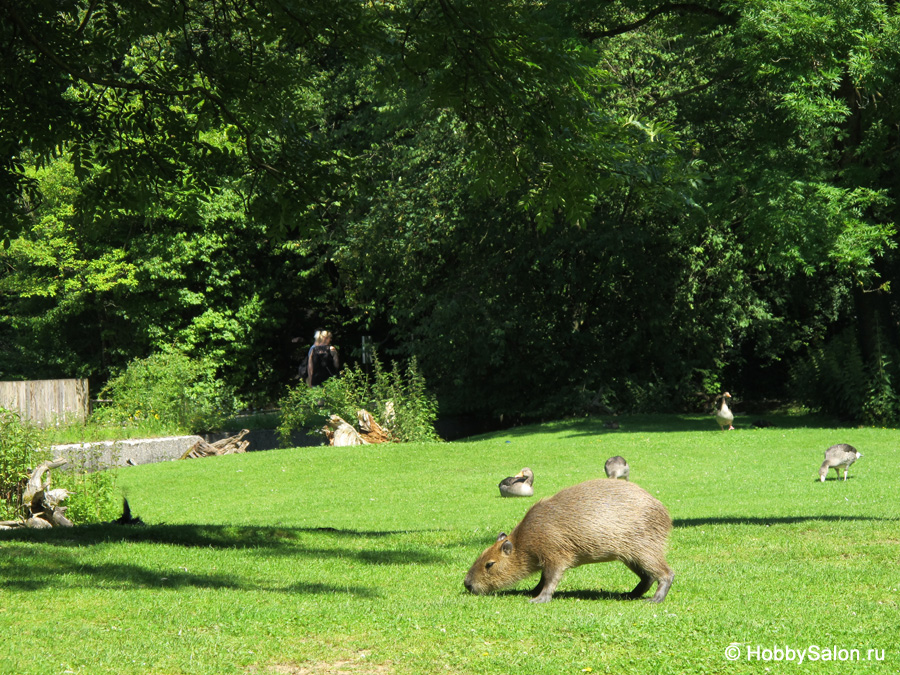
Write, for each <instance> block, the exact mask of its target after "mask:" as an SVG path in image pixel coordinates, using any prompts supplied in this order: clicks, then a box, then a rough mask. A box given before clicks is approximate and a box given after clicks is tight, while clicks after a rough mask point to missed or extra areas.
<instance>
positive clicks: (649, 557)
mask: <svg viewBox="0 0 900 675" xmlns="http://www.w3.org/2000/svg"><path fill="white" fill-rule="evenodd" d="M671 529H672V519H671V518H670V517H669V512H668V511H666V507H665V506H663V505H662V503H661V502H660V501H659V500H658V499H656V498H655V497H653V496H652V495H650V493H648V492H647V491H646V490H644V489H643V488H640V487H638V486H637V485H635V484H634V483H629V482H625V481H619V480H608V479H606V478H599V479H596V480H589V481H587V482H584V483H579V484H578V485H574V486H572V487H569V488H566V489H564V490H561V491H560V492H557V493H556V494H555V495H553V496H552V497H549V498H544V499H541V500H540V501H539V502H538V503H537V504H535V505H534V506H532V507H531V508H530V509H529V510H528V513H526V514H525V517H524V518H523V519H522V522H520V523H519V524H518V525H516V528H515V529H514V530H513V531H512V532H511V533H510V534H509V536H507V535H506V534H505V533H501V534H500V536H499V537H497V541H495V542H494V543H493V544H491V545H490V546H489V547H488V548H487V549H486V550H485V551H484V553H482V554H481V555H480V556H479V557H478V560H476V561H475V564H474V565H472V567H471V568H470V569H469V573H468V574H466V578H465V581H464V582H463V583H464V584H465V587H466V589H467V590H468V591H470V592H471V593H475V594H476V595H483V594H485V593H491V592H493V591H496V590H497V589H500V588H505V587H507V586H512V585H513V584H515V583H517V582H519V581H521V580H522V579H524V578H525V577H527V576H529V575H531V574H533V573H534V572H537V571H538V570H540V571H541V580H540V581H539V582H538V585H537V586H536V587H535V588H534V591H533V595H534V598H532V600H531V602H549V601H550V599H551V598H552V597H553V592H554V591H555V590H556V587H557V585H558V584H559V581H560V579H562V576H563V573H565V571H566V570H567V569H569V568H570V567H578V566H579V565H586V564H587V563H596V562H609V561H610V560H621V561H622V562H623V563H625V564H626V565H627V566H628V569H630V570H631V571H632V572H634V573H635V574H637V575H638V577H640V581H639V582H638V585H637V586H635V588H634V590H632V591H631V593H630V594H629V595H630V597H632V598H639V597H641V596H642V595H644V593H646V592H647V590H648V589H649V588H650V587H651V586H652V585H653V582H654V581H655V582H658V584H657V587H656V593H655V594H654V596H653V597H652V598H651V600H650V601H651V602H662V600H663V598H665V597H666V593H668V591H669V587H670V586H671V585H672V579H674V577H675V573H674V572H673V571H672V570H671V569H670V568H669V566H668V565H667V564H666V542H667V540H668V537H669V532H670V531H671Z"/></svg>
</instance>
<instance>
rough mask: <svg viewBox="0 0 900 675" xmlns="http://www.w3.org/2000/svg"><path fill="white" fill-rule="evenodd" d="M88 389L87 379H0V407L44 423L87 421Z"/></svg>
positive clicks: (35, 421) (25, 418) (24, 418)
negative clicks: (7, 380)
mask: <svg viewBox="0 0 900 675" xmlns="http://www.w3.org/2000/svg"><path fill="white" fill-rule="evenodd" d="M89 405H90V389H89V387H88V381H87V380H86V379H74V378H73V379H67V380H28V381H22V382H0V408H6V409H8V410H12V411H15V412H18V413H19V416H20V417H21V418H22V419H23V420H28V421H31V422H34V423H35V424H39V425H41V426H47V425H52V424H58V423H65V422H72V421H79V422H84V421H86V420H87V416H88V408H89Z"/></svg>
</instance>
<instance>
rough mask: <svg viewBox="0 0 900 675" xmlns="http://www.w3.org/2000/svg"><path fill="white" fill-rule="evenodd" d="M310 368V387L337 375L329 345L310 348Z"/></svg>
mask: <svg viewBox="0 0 900 675" xmlns="http://www.w3.org/2000/svg"><path fill="white" fill-rule="evenodd" d="M312 367H313V372H312V386H314V387H316V386H318V385H320V384H322V383H323V382H324V381H325V380H327V379H328V378H329V377H333V376H335V375H337V372H336V370H335V367H334V359H332V358H331V347H330V346H329V345H316V346H315V347H313V348H312Z"/></svg>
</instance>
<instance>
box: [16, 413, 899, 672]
mask: <svg viewBox="0 0 900 675" xmlns="http://www.w3.org/2000/svg"><path fill="white" fill-rule="evenodd" d="M602 421H603V420H588V421H576V422H563V423H553V424H548V425H543V426H539V427H530V428H521V429H514V430H509V431H506V432H501V433H497V434H492V435H487V436H483V437H479V438H477V439H471V440H468V441H465V442H457V443H445V444H428V445H409V446H380V447H364V448H302V449H289V450H273V451H268V452H264V453H250V454H247V455H238V456H227V457H220V458H209V459H204V460H193V461H184V462H170V463H165V464H158V465H153V466H146V465H145V466H138V467H129V468H127V469H124V470H120V471H121V473H120V482H121V483H122V485H123V487H124V488H125V491H126V494H127V496H128V499H129V502H130V504H131V508H132V511H133V512H134V513H135V514H136V515H139V516H140V517H141V518H143V519H144V520H145V521H146V522H147V523H149V525H148V526H147V527H124V526H115V525H106V526H91V527H83V528H77V529H76V530H70V531H51V532H15V533H0V584H2V596H3V600H2V606H0V631H2V632H3V634H4V636H5V641H6V644H7V646H8V647H9V648H8V649H7V650H6V652H5V653H0V672H4V673H5V672H10V673H13V672H15V673H38V672H41V673H46V672H59V673H66V672H72V673H113V672H116V673H281V674H284V673H298V674H299V673H334V672H354V673H393V672H396V673H412V672H454V673H509V672H511V671H513V670H515V671H517V672H523V673H561V672H562V673H565V672H571V673H581V672H594V673H597V672H609V673H647V672H653V673H719V672H728V673H732V672H733V673H750V672H753V673H759V672H766V671H765V668H767V667H769V668H771V669H772V670H771V671H770V672H786V671H787V670H789V669H790V668H791V667H792V668H793V669H798V670H799V669H803V670H804V672H806V671H810V672H835V673H837V672H847V670H848V669H852V671H853V672H856V671H864V672H869V671H872V672H876V671H877V672H894V671H896V670H897V668H898V667H900V653H898V650H897V648H896V647H895V646H894V644H895V641H896V630H897V628H898V623H900V621H898V619H897V616H898V612H897V609H898V607H897V605H898V602H900V579H898V577H897V574H896V563H897V559H898V554H900V520H898V519H900V505H898V500H897V498H896V495H897V491H898V487H900V451H898V446H897V442H896V441H897V439H898V434H897V432H896V431H894V430H886V429H871V428H864V429H834V428H830V427H820V426H816V425H815V423H813V422H811V421H809V420H807V421H806V422H804V421H802V420H801V421H799V422H798V423H796V424H794V425H792V426H788V425H780V424H779V425H778V426H776V427H771V428H767V429H751V428H750V427H749V426H743V425H741V424H740V422H741V420H740V418H739V420H738V429H737V430H736V431H734V432H728V433H722V432H720V431H718V429H717V427H716V426H715V422H714V421H712V419H711V418H703V417H697V418H682V417H675V416H671V417H670V416H657V417H654V416H646V417H634V418H621V419H620V420H619V421H620V424H621V428H620V429H619V430H616V431H612V430H608V429H605V428H604V427H603V426H602ZM701 423H702V426H701ZM837 442H849V443H852V444H853V445H855V446H857V447H858V448H859V449H860V450H861V451H862V452H863V458H862V459H860V460H859V461H858V462H857V463H856V464H855V465H854V466H853V467H851V470H850V480H847V481H846V482H845V481H835V480H833V479H830V480H829V481H827V482H826V483H824V484H823V483H819V482H818V481H817V480H816V478H817V470H818V466H819V464H820V463H821V460H822V456H823V453H824V450H825V448H826V447H828V445H831V444H833V443H837ZM615 454H621V455H623V456H625V457H626V458H627V459H628V461H629V463H630V465H631V467H632V478H633V480H634V482H636V483H638V484H639V485H641V486H642V487H644V488H645V489H647V490H649V491H650V492H652V493H653V494H654V495H656V496H657V497H658V498H659V499H661V500H662V501H663V503H664V504H666V506H667V507H668V508H669V511H670V513H671V514H672V517H673V519H674V523H675V529H674V530H673V533H672V536H671V540H670V554H669V563H670V565H671V566H672V567H673V568H674V569H675V571H676V578H675V583H674V584H673V586H672V590H671V591H670V593H669V596H668V597H667V599H666V601H665V602H664V603H662V604H661V605H650V604H648V603H644V602H633V601H627V600H624V599H623V595H622V594H623V593H624V592H627V591H628V590H630V589H631V588H632V587H633V586H634V583H635V577H634V575H633V574H632V573H631V572H629V571H628V570H627V569H626V568H625V567H624V566H623V565H621V564H618V563H610V564H603V565H589V566H585V567H581V568H578V569H576V570H571V571H569V572H568V573H567V575H566V576H565V578H564V579H563V581H562V584H561V585H560V589H559V591H558V593H557V594H556V596H555V598H554V600H553V601H552V602H551V603H549V604H548V605H544V606H538V605H532V604H530V603H528V602H527V600H528V594H527V591H528V589H530V588H531V587H532V586H533V585H534V583H535V581H536V579H529V580H527V581H525V582H522V584H520V585H519V586H518V587H516V588H513V589H510V590H508V591H504V592H501V593H498V594H495V595H492V596H485V597H475V596H471V595H468V594H466V593H465V592H464V591H463V587H462V579H463V576H464V575H465V572H466V570H467V569H468V567H469V565H471V563H472V562H473V560H474V559H475V557H476V556H477V555H478V553H479V552H480V551H481V550H482V549H483V548H484V547H485V546H487V545H488V544H489V543H490V542H491V541H492V540H493V539H494V538H495V537H496V534H497V532H499V531H501V530H503V531H507V532H508V531H509V530H510V529H511V528H512V527H513V526H514V525H515V524H516V523H517V522H518V520H519V519H520V518H521V516H522V515H523V514H524V512H525V511H526V510H527V508H528V506H530V504H531V503H533V501H535V499H537V498H540V497H543V496H549V495H551V494H553V493H554V492H556V491H557V490H559V489H560V488H562V487H565V486H568V485H571V484H574V483H576V482H579V481H581V480H586V479H589V478H596V477H599V476H602V475H603V462H604V461H605V459H606V458H607V457H609V456H611V455H615ZM526 465H527V466H530V467H531V468H532V469H534V471H535V474H536V480H535V492H536V494H535V498H534V499H521V500H516V499H501V498H500V497H499V492H498V491H497V488H496V484H497V483H498V482H499V480H500V479H501V478H503V477H505V476H507V475H511V474H513V473H515V472H516V471H518V470H519V469H520V468H522V466H526ZM832 475H833V474H832ZM47 635H53V636H54V639H53V640H52V641H48V640H47V639H46V636H47ZM731 643H739V645H740V647H741V648H742V649H746V648H747V647H752V646H753V645H757V644H760V645H763V646H769V647H771V646H772V645H773V644H780V645H783V646H784V645H788V646H792V647H794V648H799V647H806V646H808V645H811V644H818V645H823V646H824V645H828V646H831V645H838V646H840V647H843V648H848V649H851V648H855V649H863V652H862V655H863V659H862V660H861V661H857V662H853V663H847V662H823V661H817V662H814V663H804V664H803V665H798V664H796V663H794V664H785V663H764V662H760V661H758V660H757V661H754V660H747V658H741V659H739V660H737V661H733V662H732V661H728V660H727V659H726V658H725V656H724V650H725V649H726V648H727V647H728V646H729V645H730V644H731ZM36 644H41V645H42V647H41V649H39V650H35V649H33V648H32V647H33V645H36ZM866 648H876V649H883V650H886V653H885V654H884V660H883V661H877V660H865V658H864V657H865V655H866V653H865V649H866ZM587 669H590V671H588V670H587Z"/></svg>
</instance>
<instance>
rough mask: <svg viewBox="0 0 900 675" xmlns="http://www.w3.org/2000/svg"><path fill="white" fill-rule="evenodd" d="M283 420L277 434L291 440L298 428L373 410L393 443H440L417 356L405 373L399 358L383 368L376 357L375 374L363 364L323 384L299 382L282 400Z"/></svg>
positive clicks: (306, 428)
mask: <svg viewBox="0 0 900 675" xmlns="http://www.w3.org/2000/svg"><path fill="white" fill-rule="evenodd" d="M280 406H281V424H280V425H279V427H278V433H279V435H280V436H281V438H282V439H283V440H284V441H285V442H287V441H288V439H289V438H290V435H291V433H292V432H294V431H299V430H304V431H317V430H319V429H321V428H322V426H323V425H324V424H325V422H326V421H327V420H328V419H329V418H330V417H331V416H332V415H337V416H339V417H341V418H342V419H344V420H346V421H348V422H350V423H351V424H352V423H353V422H354V421H355V420H356V414H357V411H358V410H360V409H365V410H367V411H369V412H370V413H371V414H372V416H373V417H374V418H375V421H376V422H378V423H379V424H380V425H381V426H382V427H384V428H385V429H386V430H388V431H389V432H390V434H391V436H392V437H393V439H394V440H395V441H398V442H417V441H438V440H440V437H439V436H438V435H437V432H436V431H435V430H434V422H435V420H436V419H437V411H438V405H437V400H436V399H435V398H434V396H433V395H431V394H430V393H429V392H428V389H427V386H426V383H425V379H424V377H423V376H422V374H421V373H420V372H419V370H418V366H417V364H416V360H415V359H414V358H413V359H411V360H410V362H409V364H408V366H407V368H406V371H405V372H403V371H401V370H400V367H399V365H398V364H397V363H396V362H395V363H394V364H393V366H392V368H391V370H389V371H388V370H385V369H384V367H383V366H382V364H381V361H380V360H379V359H378V357H377V355H376V356H374V357H373V359H372V374H371V376H369V375H367V374H366V373H365V372H364V371H363V370H362V369H361V368H359V367H354V366H351V367H348V368H345V369H344V371H343V372H342V373H341V374H340V375H339V376H338V377H333V378H331V379H329V380H326V381H325V382H324V383H323V384H322V385H321V386H319V387H308V386H306V385H305V384H303V383H301V384H299V385H297V386H296V387H294V388H293V389H291V390H290V391H288V393H287V394H286V395H285V397H284V398H282V400H281V401H280Z"/></svg>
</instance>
